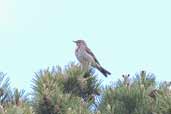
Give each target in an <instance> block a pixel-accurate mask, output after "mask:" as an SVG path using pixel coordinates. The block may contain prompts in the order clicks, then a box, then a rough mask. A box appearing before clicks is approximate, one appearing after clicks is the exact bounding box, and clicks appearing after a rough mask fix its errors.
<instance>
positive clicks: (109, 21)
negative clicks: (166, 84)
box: [0, 0, 171, 89]
mask: <svg viewBox="0 0 171 114" xmlns="http://www.w3.org/2000/svg"><path fill="white" fill-rule="evenodd" d="M76 39H84V40H85V41H87V43H88V46H89V47H90V48H91V50H92V51H93V52H94V53H95V55H96V56H97V58H98V60H99V61H100V63H101V64H102V65H103V66H104V67H105V68H106V69H108V70H109V71H110V72H111V73H112V75H111V76H110V77H108V78H103V76H102V75H101V74H100V73H99V72H97V74H99V77H102V78H101V79H102V80H104V82H106V83H109V82H110V81H113V80H117V79H118V78H119V77H120V76H121V75H122V74H123V73H130V74H131V75H134V74H135V73H136V72H139V71H140V70H146V71H148V72H152V73H155V75H156V77H157V80H171V76H170V71H171V69H170V65H171V52H170V50H171V1H170V0H0V52H1V53H0V54H1V56H0V71H2V72H4V73H7V76H9V77H10V79H11V82H12V85H13V87H19V88H23V89H29V88H30V85H31V80H32V78H33V76H34V72H37V71H39V70H40V69H44V68H47V67H48V66H49V67H51V66H55V65H60V66H65V65H67V64H68V63H69V62H71V61H76V58H75V55H74V49H75V45H74V43H73V42H72V41H73V40H76Z"/></svg>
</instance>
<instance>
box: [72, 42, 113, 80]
mask: <svg viewBox="0 0 171 114" xmlns="http://www.w3.org/2000/svg"><path fill="white" fill-rule="evenodd" d="M73 42H74V43H76V46H77V47H76V49H75V56H76V58H77V60H78V61H79V62H80V63H81V66H82V69H83V70H84V71H88V70H89V68H90V67H93V68H96V69H98V70H99V71H100V72H101V73H102V74H103V75H104V76H105V77H107V76H108V75H111V73H110V72H109V71H107V70H106V69H104V68H103V67H102V66H101V65H100V63H99V61H98V60H97V58H96V56H95V55H94V54H93V52H92V51H91V50H90V49H89V48H88V46H87V44H86V42H85V41H84V40H76V41H73Z"/></svg>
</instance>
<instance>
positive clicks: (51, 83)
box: [0, 63, 171, 114]
mask: <svg viewBox="0 0 171 114" xmlns="http://www.w3.org/2000/svg"><path fill="white" fill-rule="evenodd" d="M170 88H171V82H169V81H164V82H160V83H158V82H157V81H156V79H155V75H154V74H151V73H147V72H146V71H141V72H140V73H137V74H135V76H134V75H133V76H132V75H129V74H124V75H122V76H121V78H120V79H119V80H118V81H116V82H113V84H111V85H109V86H107V87H103V88H102V87H101V81H99V80H97V77H96V75H95V74H94V70H93V69H91V70H90V71H89V72H87V73H85V72H83V71H82V70H81V68H80V66H79V65H78V64H74V63H71V64H69V65H68V66H66V67H65V68H64V69H62V68H61V67H59V66H57V67H53V68H52V69H49V68H48V69H45V70H40V71H39V72H37V73H35V75H34V78H33V81H32V91H31V93H27V92H25V91H24V90H19V89H17V88H11V85H10V80H9V78H8V77H7V76H6V75H5V74H4V73H0V114H171V90H170Z"/></svg>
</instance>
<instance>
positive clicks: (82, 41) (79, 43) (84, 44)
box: [73, 40, 87, 46]
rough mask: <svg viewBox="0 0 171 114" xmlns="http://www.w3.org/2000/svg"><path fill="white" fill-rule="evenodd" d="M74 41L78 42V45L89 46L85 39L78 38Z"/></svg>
mask: <svg viewBox="0 0 171 114" xmlns="http://www.w3.org/2000/svg"><path fill="white" fill-rule="evenodd" d="M73 42H74V43H76V45H77V46H87V44H86V43H85V41H84V40H76V41H73Z"/></svg>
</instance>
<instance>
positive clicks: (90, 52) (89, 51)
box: [86, 47, 100, 65]
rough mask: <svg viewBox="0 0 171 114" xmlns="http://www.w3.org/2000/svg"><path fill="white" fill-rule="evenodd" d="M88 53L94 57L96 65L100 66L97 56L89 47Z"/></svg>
mask: <svg viewBox="0 0 171 114" xmlns="http://www.w3.org/2000/svg"><path fill="white" fill-rule="evenodd" d="M86 52H87V53H88V54H90V55H91V56H92V57H93V59H94V60H95V61H96V63H98V64H99V65H100V63H99V61H98V60H97V59H96V56H95V55H94V54H93V52H92V51H91V50H90V49H89V48H88V47H87V48H86Z"/></svg>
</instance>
